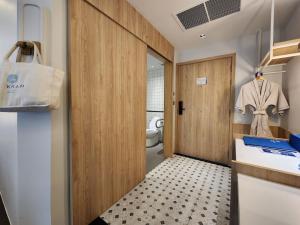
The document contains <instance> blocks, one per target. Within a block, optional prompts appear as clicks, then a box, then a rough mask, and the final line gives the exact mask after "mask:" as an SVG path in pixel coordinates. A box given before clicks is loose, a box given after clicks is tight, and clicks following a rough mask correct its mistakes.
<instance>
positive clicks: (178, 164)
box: [101, 156, 231, 225]
mask: <svg viewBox="0 0 300 225" xmlns="http://www.w3.org/2000/svg"><path fill="white" fill-rule="evenodd" d="M230 179H231V171H230V169H229V168H227V167H223V166H219V165H215V164H211V163H207V162H203V161H199V160H194V159H190V158H186V157H182V156H174V157H173V158H170V159H167V160H165V161H164V162H163V163H161V164H160V165H159V166H158V167H156V168H155V169H154V170H152V171H151V172H150V173H148V174H147V175H146V179H145V180H144V181H143V182H141V183H140V184H139V185H138V186H136V187H135V188H134V189H133V190H132V191H130V192H129V193H128V194H127V195H126V196H124V197H123V198H122V199H121V200H120V201H118V202H117V203H116V204H114V205H113V206H112V207H111V208H110V209H108V210H107V211H106V212H105V213H104V214H102V215H101V218H102V219H103V220H105V221H106V222H107V223H108V224H111V225H119V224H120V225H121V224H129V225H140V224H142V225H161V224H165V225H210V224H217V225H229V222H230V221H229V215H230V182H231V181H230Z"/></svg>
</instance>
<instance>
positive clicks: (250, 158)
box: [235, 139, 300, 175]
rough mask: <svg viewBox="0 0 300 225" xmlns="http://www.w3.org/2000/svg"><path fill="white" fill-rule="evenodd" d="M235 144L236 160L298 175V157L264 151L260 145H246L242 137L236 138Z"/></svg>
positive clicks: (299, 161) (299, 173) (299, 172)
mask: <svg viewBox="0 0 300 225" xmlns="http://www.w3.org/2000/svg"><path fill="white" fill-rule="evenodd" d="M235 145H236V161H239V162H243V163H248V164H254V165H257V166H263V167H268V168H271V169H276V170H281V171H283V172H289V173H294V174H298V175H300V169H299V165H300V158H296V157H291V156H284V155H276V154H271V153H266V152H263V150H262V148H260V147H252V146H246V145H245V144H244V141H243V140H242V139H236V140H235Z"/></svg>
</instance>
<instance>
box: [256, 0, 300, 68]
mask: <svg viewBox="0 0 300 225" xmlns="http://www.w3.org/2000/svg"><path fill="white" fill-rule="evenodd" d="M274 22H275V0H272V4H271V24H270V50H269V52H268V53H267V54H266V56H265V57H264V58H263V59H262V60H261V58H260V56H261V44H262V31H261V30H259V47H258V58H259V60H258V61H259V63H258V64H259V65H258V69H259V70H260V71H263V69H264V68H265V67H267V66H272V65H283V64H287V63H288V62H289V61H290V60H291V59H292V58H294V57H297V56H300V39H293V40H288V41H284V42H277V43H274V29H275V26H274ZM282 72H285V71H282Z"/></svg>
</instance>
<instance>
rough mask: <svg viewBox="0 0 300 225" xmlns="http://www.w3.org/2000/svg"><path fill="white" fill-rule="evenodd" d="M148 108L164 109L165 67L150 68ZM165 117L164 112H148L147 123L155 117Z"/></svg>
mask: <svg viewBox="0 0 300 225" xmlns="http://www.w3.org/2000/svg"><path fill="white" fill-rule="evenodd" d="M147 110H150V111H164V67H163V66H161V68H157V69H148V76H147ZM155 116H158V117H161V118H163V117H164V113H156V112H155V113H154V112H147V125H148V124H149V122H150V120H151V119H152V118H153V117H155Z"/></svg>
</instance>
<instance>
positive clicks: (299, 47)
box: [260, 39, 300, 67]
mask: <svg viewBox="0 0 300 225" xmlns="http://www.w3.org/2000/svg"><path fill="white" fill-rule="evenodd" d="M271 51H272V56H270V52H268V54H267V55H266V56H265V57H264V59H263V60H262V62H261V64H260V66H261V67H265V66H268V65H278V64H286V63H288V62H289V61H290V60H291V59H292V58H294V57H297V56H300V39H294V40H289V41H284V42H278V43H275V44H274V46H273V48H272V50H271Z"/></svg>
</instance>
